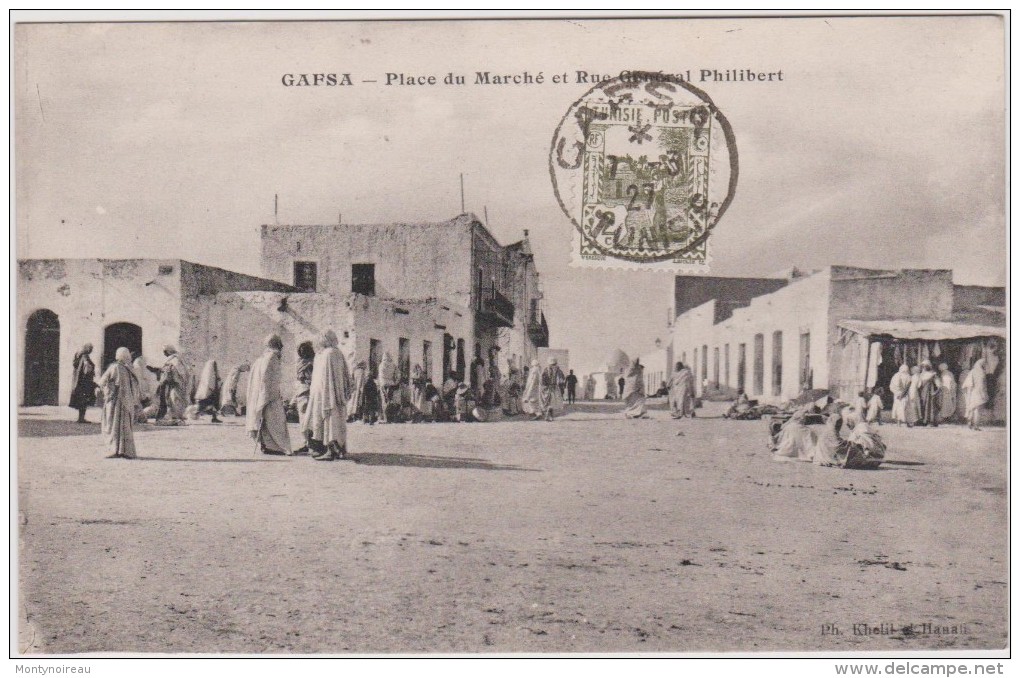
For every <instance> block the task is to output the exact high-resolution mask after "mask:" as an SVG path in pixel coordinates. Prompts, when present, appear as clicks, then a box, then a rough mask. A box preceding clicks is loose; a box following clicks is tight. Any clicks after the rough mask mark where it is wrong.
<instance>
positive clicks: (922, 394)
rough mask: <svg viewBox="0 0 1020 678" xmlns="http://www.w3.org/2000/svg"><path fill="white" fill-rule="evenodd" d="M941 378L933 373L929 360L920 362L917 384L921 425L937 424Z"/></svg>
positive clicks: (939, 409) (940, 410) (940, 406)
mask: <svg viewBox="0 0 1020 678" xmlns="http://www.w3.org/2000/svg"><path fill="white" fill-rule="evenodd" d="M941 386H942V380H941V379H939V376H938V375H937V374H935V370H934V369H932V366H931V362H929V361H927V360H925V361H923V362H922V363H921V374H920V378H919V384H918V396H919V397H918V405H919V406H920V413H921V416H920V418H919V420H920V424H921V426H938V425H939V414H941V412H942V403H941V402H940V399H941V390H942V389H941Z"/></svg>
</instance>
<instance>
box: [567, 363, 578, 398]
mask: <svg viewBox="0 0 1020 678" xmlns="http://www.w3.org/2000/svg"><path fill="white" fill-rule="evenodd" d="M576 400H577V377H576V376H575V375H574V370H570V374H568V375H567V402H568V403H570V404H571V405H573V404H574V401H576Z"/></svg>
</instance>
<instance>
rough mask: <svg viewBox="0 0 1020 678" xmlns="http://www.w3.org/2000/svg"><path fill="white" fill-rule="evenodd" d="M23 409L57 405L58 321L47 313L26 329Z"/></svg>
mask: <svg viewBox="0 0 1020 678" xmlns="http://www.w3.org/2000/svg"><path fill="white" fill-rule="evenodd" d="M24 385H25V405H27V406H32V405H57V404H59V397H60V396H59V392H60V319H59V318H57V314H56V313H54V312H53V311H51V310H49V309H45V308H44V309H41V310H38V311H36V312H35V313H33V314H32V315H30V316H29V317H28V323H27V325H26V327H25V381H24Z"/></svg>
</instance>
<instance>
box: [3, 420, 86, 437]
mask: <svg viewBox="0 0 1020 678" xmlns="http://www.w3.org/2000/svg"><path fill="white" fill-rule="evenodd" d="M94 435H99V424H98V423H95V422H89V423H87V424H79V423H78V422H76V421H60V420H54V419H26V418H24V417H23V416H20V415H19V416H18V437H21V438H59V437H61V436H94Z"/></svg>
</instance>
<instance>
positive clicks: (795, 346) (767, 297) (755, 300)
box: [672, 266, 1005, 403]
mask: <svg viewBox="0 0 1020 678" xmlns="http://www.w3.org/2000/svg"><path fill="white" fill-rule="evenodd" d="M716 280H719V281H721V282H719V283H718V289H717V290H715V292H717V294H716V296H713V290H712V289H711V285H712V280H711V279H707V280H706V279H699V280H698V282H697V285H698V293H699V295H700V297H697V298H695V299H694V300H695V301H701V299H702V298H705V297H708V298H707V300H705V301H702V303H700V304H698V305H694V306H691V305H690V304H689V303H688V304H687V306H688V307H687V308H686V310H683V311H682V312H680V313H679V314H678V315H677V317H676V320H675V322H674V323H673V336H672V344H673V354H674V358H675V359H676V360H679V361H682V362H684V363H685V364H688V365H689V366H690V367H691V369H692V370H693V372H694V375H695V383H696V390H697V392H698V394H699V395H703V394H704V393H705V392H706V391H711V390H720V391H723V392H727V393H729V394H731V395H732V394H735V393H736V391H738V390H743V391H745V392H746V393H747V394H748V396H749V397H751V398H752V399H756V400H760V401H764V402H773V403H777V402H781V401H783V400H788V399H791V398H794V397H796V396H797V395H799V394H800V393H801V392H802V391H804V390H805V389H812V388H815V389H817V388H821V389H828V390H829V391H830V392H831V393H832V394H833V395H834V396H836V397H841V398H843V399H849V398H851V397H852V396H853V395H856V393H857V392H858V391H860V390H863V389H864V388H866V387H867V386H868V384H867V381H868V376H867V372H866V370H865V371H862V370H861V369H860V367H859V361H857V362H854V363H853V366H852V367H847V365H848V364H849V362H848V361H849V359H848V358H846V356H845V355H844V352H843V348H842V347H843V346H844V345H845V344H846V338H845V337H846V328H845V327H841V325H845V324H846V323H848V322H849V321H858V322H866V321H882V320H910V321H934V322H941V323H948V324H955V325H961V324H964V321H965V319H966V318H968V317H969V314H973V313H974V312H975V310H974V309H973V308H971V307H969V306H966V305H965V304H969V303H971V300H975V299H977V300H981V301H985V302H990V303H993V304H994V303H995V302H996V301H997V300H999V299H1001V296H997V293H996V292H995V290H996V289H997V288H973V287H971V288H961V287H960V286H954V285H953V274H952V271H949V270H927V269H918V270H910V269H908V270H877V269H865V268H857V267H851V266H829V267H827V268H825V269H822V270H820V271H817V272H814V273H811V274H803V273H801V272H799V271H793V272H792V273H791V274H790V275H789V276H788V277H786V278H783V279H756V280H755V281H754V282H753V283H752V284H750V285H743V286H741V285H735V284H734V283H733V282H732V281H733V279H716ZM762 280H766V281H768V282H767V283H766V284H762V282H761V281H762ZM684 282H686V281H679V280H678V283H677V284H678V289H679V287H680V286H681V285H682V284H683V283H684ZM734 290H736V292H734ZM749 293H750V294H749ZM739 297H749V298H739ZM686 299H687V297H684V299H683V300H682V299H681V298H680V295H679V293H678V299H677V308H678V309H682V308H684V304H685V303H687V302H686ZM682 302H683V303H682ZM991 313H992V315H994V311H992V312H991ZM986 315H987V311H986ZM968 324H969V325H970V328H971V329H968V330H964V331H963V332H964V334H967V333H970V334H971V335H972V337H971V338H973V339H974V340H975V341H977V340H979V339H980V336H985V335H995V334H1001V333H1002V330H1001V329H996V327H995V324H994V322H993V324H992V325H981V326H976V325H975V324H974V323H973V322H969V323H968ZM1003 324H1004V323H1003ZM858 327H863V326H861V325H858ZM958 333H959V332H957V334H958ZM978 335H980V336H978ZM933 341H934V340H933ZM940 348H941V346H940ZM1004 349H1005V347H1004V345H1003V347H1002V351H1003V352H1004ZM929 350H932V351H933V350H936V349H935V347H934V346H931V347H929ZM901 355H903V354H901ZM916 355H920V353H917V354H916ZM926 355H928V354H926ZM916 359H917V358H916V357H915V360H916ZM1003 359H1004V355H1003ZM887 362H888V364H887V365H886V367H887V368H889V367H891V366H892V363H893V362H894V360H893V358H892V357H890V359H889V360H888V361H887ZM911 364H916V362H913V363H911ZM964 368H969V365H959V366H957V373H958V374H959V373H960V371H962V370H963V369H964ZM890 376H891V375H890ZM883 377H884V373H883V375H878V376H876V382H875V383H881V381H882V378H883Z"/></svg>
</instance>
